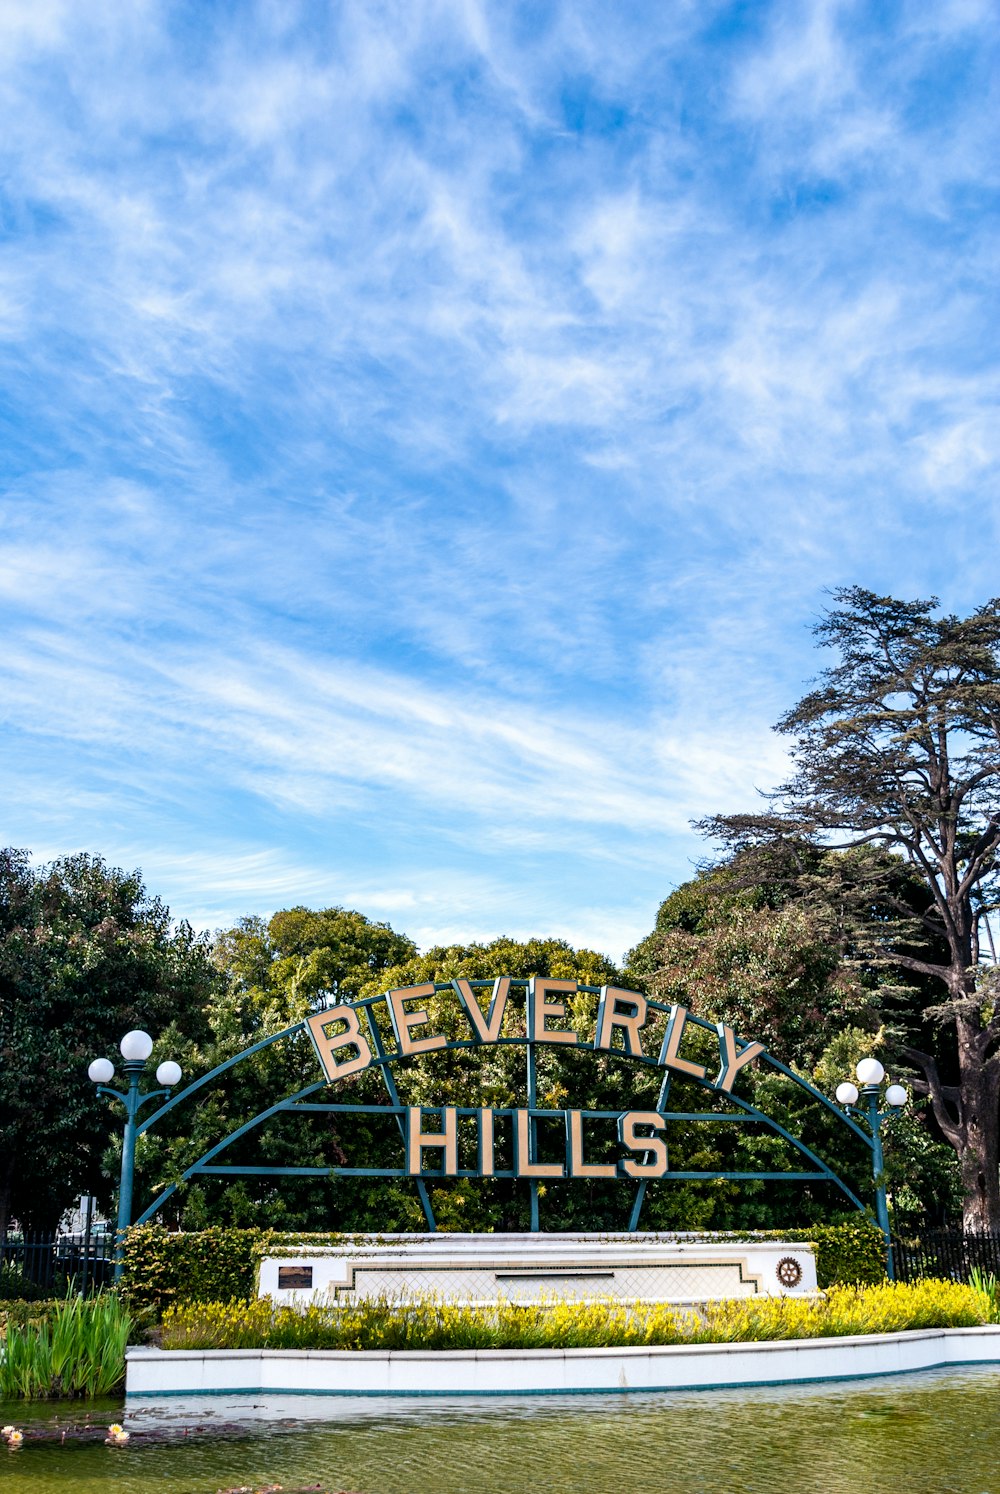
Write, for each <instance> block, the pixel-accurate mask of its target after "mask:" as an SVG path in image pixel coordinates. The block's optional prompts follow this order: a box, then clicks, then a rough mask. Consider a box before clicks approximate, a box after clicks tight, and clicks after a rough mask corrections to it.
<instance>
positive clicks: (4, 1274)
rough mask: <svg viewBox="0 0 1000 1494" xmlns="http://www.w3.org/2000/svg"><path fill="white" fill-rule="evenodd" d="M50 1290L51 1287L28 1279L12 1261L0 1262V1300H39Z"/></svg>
mask: <svg viewBox="0 0 1000 1494" xmlns="http://www.w3.org/2000/svg"><path fill="white" fill-rule="evenodd" d="M51 1290H52V1289H51V1287H47V1286H39V1285H38V1283H37V1282H36V1281H29V1280H28V1278H27V1276H25V1274H24V1272H23V1271H22V1270H21V1267H20V1266H16V1265H15V1264H14V1262H13V1261H4V1262H2V1263H0V1302H40V1301H42V1300H43V1299H44V1298H46V1297H47V1296H48V1295H49V1293H50V1292H51Z"/></svg>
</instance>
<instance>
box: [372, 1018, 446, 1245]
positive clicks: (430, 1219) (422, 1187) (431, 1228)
mask: <svg viewBox="0 0 1000 1494" xmlns="http://www.w3.org/2000/svg"><path fill="white" fill-rule="evenodd" d="M366 1015H367V1017H368V1030H369V1032H370V1033H371V1035H372V1048H373V1050H374V1052H375V1057H376V1058H377V1059H378V1060H379V1068H380V1069H381V1070H382V1082H383V1083H384V1085H385V1087H386V1091H387V1092H388V1095H389V1099H390V1101H391V1102H392V1104H393V1105H396V1106H397V1107H398V1106H399V1091H398V1089H397V1088H396V1080H395V1078H394V1077H393V1075H392V1074H391V1073H390V1072H389V1065H388V1064H387V1063H386V1062H385V1044H384V1043H383V1041H382V1034H381V1033H380V1032H379V1030H378V1023H377V1022H376V1021H375V1018H374V1017H373V1016H372V1013H371V1011H367V1012H366ZM396 1124H397V1125H398V1126H399V1134H400V1136H402V1138H403V1145H404V1147H405V1145H406V1125H405V1122H404V1121H403V1117H402V1116H401V1115H397V1116H396ZM416 1183H417V1195H418V1197H419V1199H420V1207H421V1208H422V1209H423V1211H424V1219H425V1220H426V1222H427V1230H428V1233H429V1234H432V1235H435V1234H437V1220H436V1219H435V1218H434V1210H433V1208H432V1207H431V1199H430V1194H429V1193H428V1192H427V1184H426V1183H425V1182H424V1180H423V1178H417V1180H416Z"/></svg>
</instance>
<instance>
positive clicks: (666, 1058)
mask: <svg viewBox="0 0 1000 1494" xmlns="http://www.w3.org/2000/svg"><path fill="white" fill-rule="evenodd" d="M687 1019H688V1014H687V1009H686V1007H683V1006H672V1007H671V1008H670V1019H669V1021H668V1022H667V1030H666V1032H665V1033H664V1034H663V1047H662V1048H661V1049H660V1058H659V1062H660V1063H661V1064H662V1065H663V1067H664V1068H665V1069H676V1070H677V1071H678V1073H680V1074H691V1075H693V1077H694V1078H695V1079H704V1077H705V1065H704V1064H701V1063H691V1061H690V1060H689V1059H687V1058H678V1057H677V1049H678V1048H679V1047H680V1044H681V1037H682V1035H683V1033H684V1024H685V1023H686V1022H687Z"/></svg>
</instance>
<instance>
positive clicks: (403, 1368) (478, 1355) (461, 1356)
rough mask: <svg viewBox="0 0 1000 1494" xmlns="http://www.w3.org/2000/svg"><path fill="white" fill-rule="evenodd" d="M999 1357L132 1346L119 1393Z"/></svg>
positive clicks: (964, 1353) (889, 1341)
mask: <svg viewBox="0 0 1000 1494" xmlns="http://www.w3.org/2000/svg"><path fill="white" fill-rule="evenodd" d="M997 1363H1000V1327H990V1328H940V1329H922V1330H918V1331H914V1332H910V1333H893V1334H871V1335H865V1336H863V1337H856V1338H829V1339H800V1340H795V1341H786V1342H775V1343H757V1344H682V1345H676V1346H672V1347H669V1348H641V1349H530V1350H514V1349H475V1350H472V1349H470V1350H457V1351H453V1352H446V1351H440V1350H439V1351H405V1352H394V1353H376V1352H373V1351H365V1352H363V1353H361V1352H359V1353H351V1352H346V1351H344V1350H314V1351H311V1352H302V1351H297V1350H279V1349H213V1350H206V1351H201V1350H163V1349H130V1350H129V1351H128V1367H127V1382H126V1394H127V1395H128V1396H129V1397H130V1398H134V1399H135V1400H142V1399H143V1398H144V1397H162V1396H189V1395H223V1394H227V1393H229V1394H232V1393H241V1392H248V1393H269V1394H294V1393H299V1394H307V1395H334V1396H407V1395H408V1396H415V1395H540V1394H560V1393H562V1394H565V1393H567V1392H574V1391H577V1392H579V1391H590V1392H598V1391H627V1390H647V1391H648V1390H698V1389H708V1388H711V1387H720V1386H738V1385H783V1384H790V1383H791V1384H800V1383H802V1382H804V1381H810V1380H813V1381H815V1380H843V1379H853V1378H858V1377H862V1376H868V1375H890V1374H903V1373H907V1372H909V1371H913V1370H923V1369H937V1368H940V1367H942V1366H946V1365H951V1364H997Z"/></svg>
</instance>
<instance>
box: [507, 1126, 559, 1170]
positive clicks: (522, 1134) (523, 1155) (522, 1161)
mask: <svg viewBox="0 0 1000 1494" xmlns="http://www.w3.org/2000/svg"><path fill="white" fill-rule="evenodd" d="M514 1125H515V1127H516V1129H517V1175H518V1177H519V1178H564V1177H565V1176H566V1172H565V1169H564V1168H562V1167H560V1165H559V1163H558V1162H532V1160H531V1148H530V1146H529V1145H528V1142H529V1138H530V1136H531V1120H530V1117H529V1115H528V1112H527V1111H526V1110H515V1111H514Z"/></svg>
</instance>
